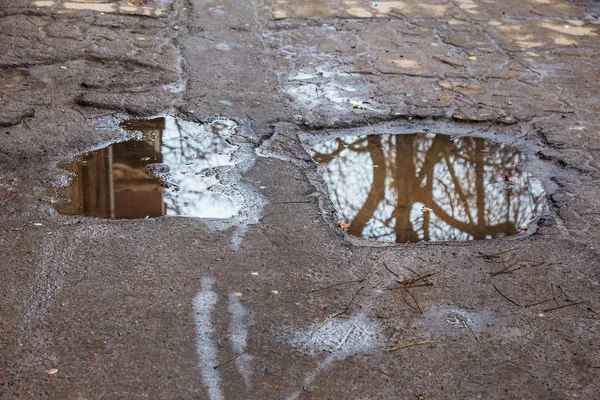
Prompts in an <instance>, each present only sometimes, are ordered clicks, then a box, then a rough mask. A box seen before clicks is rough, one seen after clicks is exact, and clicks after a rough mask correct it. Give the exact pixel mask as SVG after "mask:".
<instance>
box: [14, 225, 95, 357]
mask: <svg viewBox="0 0 600 400" xmlns="http://www.w3.org/2000/svg"><path fill="white" fill-rule="evenodd" d="M92 236H93V235H92ZM88 237H89V233H88V232H86V231H84V228H78V229H77V230H75V232H73V233H72V234H67V235H65V236H57V237H54V238H52V239H50V241H49V242H48V243H47V244H46V245H45V246H44V247H43V249H42V254H41V255H40V261H39V262H38V264H37V266H36V269H35V273H34V275H33V280H32V282H31V283H30V290H29V294H28V296H27V297H26V298H25V299H24V301H23V308H22V312H21V317H20V322H19V331H18V332H19V333H18V335H19V343H20V344H21V346H22V348H23V351H22V352H21V357H20V360H19V364H22V365H29V366H35V365H39V364H46V365H53V364H55V363H56V362H57V361H58V360H57V359H56V356H54V355H53V354H52V353H51V346H52V335H51V334H50V332H49V331H48V329H47V324H48V317H49V315H48V314H49V313H50V309H51V307H52V306H53V304H54V300H55V299H56V297H57V296H58V294H59V293H60V292H61V291H62V289H63V287H64V286H65V280H66V275H67V270H68V269H69V264H70V263H71V262H72V260H73V257H74V255H75V252H76V250H77V248H78V246H79V244H80V243H81V242H82V241H83V240H84V239H86V238H88Z"/></svg>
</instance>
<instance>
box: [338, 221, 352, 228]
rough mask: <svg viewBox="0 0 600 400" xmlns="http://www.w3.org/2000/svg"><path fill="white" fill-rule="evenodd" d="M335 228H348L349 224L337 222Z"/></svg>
mask: <svg viewBox="0 0 600 400" xmlns="http://www.w3.org/2000/svg"><path fill="white" fill-rule="evenodd" d="M337 226H339V227H340V228H342V229H346V228H350V224H344V223H343V222H342V221H338V222H337Z"/></svg>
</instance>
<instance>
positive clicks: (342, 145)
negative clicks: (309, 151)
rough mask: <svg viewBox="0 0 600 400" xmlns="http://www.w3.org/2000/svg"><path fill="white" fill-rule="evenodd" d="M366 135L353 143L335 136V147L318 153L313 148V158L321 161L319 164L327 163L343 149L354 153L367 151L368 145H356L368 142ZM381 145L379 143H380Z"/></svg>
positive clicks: (318, 161)
mask: <svg viewBox="0 0 600 400" xmlns="http://www.w3.org/2000/svg"><path fill="white" fill-rule="evenodd" d="M368 140H369V139H368V137H364V138H361V139H359V140H357V141H355V142H354V143H351V144H347V143H346V142H344V141H343V140H342V138H337V139H336V140H335V141H336V143H337V144H338V146H337V148H336V149H335V150H334V151H332V152H331V153H319V152H317V151H316V150H314V149H313V152H314V153H313V160H315V161H316V162H317V163H321V164H329V163H330V162H331V161H332V160H333V159H335V158H336V157H337V156H339V155H340V153H341V152H342V151H344V150H348V149H349V150H351V151H353V152H356V153H362V152H365V151H368V150H369V149H368V146H367V147H362V148H361V147H358V145H360V144H362V143H363V142H367V143H368ZM380 147H381V145H380Z"/></svg>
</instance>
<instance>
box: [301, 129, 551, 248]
mask: <svg viewBox="0 0 600 400" xmlns="http://www.w3.org/2000/svg"><path fill="white" fill-rule="evenodd" d="M311 153H312V157H313V159H314V160H315V161H316V162H317V163H319V165H320V166H321V168H320V169H321V171H322V174H323V177H324V179H325V181H326V182H327V185H328V187H329V191H330V195H331V200H332V201H333V203H334V204H335V206H336V208H337V210H338V214H339V218H340V220H341V221H342V222H343V223H349V224H350V226H349V228H348V233H349V234H350V235H353V236H358V237H364V238H369V239H375V240H379V241H384V242H398V243H406V242H416V241H420V240H429V241H445V240H479V239H490V238H497V237H502V236H510V235H515V234H517V233H519V230H520V229H519V228H520V227H521V226H522V225H527V224H529V223H531V221H533V220H535V219H536V218H537V217H538V216H539V215H540V213H541V210H542V205H543V191H542V188H541V185H540V184H539V182H538V181H536V180H533V179H529V177H528V175H527V174H526V173H524V172H522V171H520V169H519V165H520V164H521V162H522V160H523V156H522V155H521V154H520V152H519V151H518V150H516V149H515V148H512V147H509V146H504V145H502V144H499V143H494V142H491V141H487V140H485V139H481V138H470V137H464V138H460V139H457V140H451V138H450V136H447V135H427V134H410V135H369V136H345V137H340V138H337V139H335V140H332V141H329V142H325V143H322V144H319V145H317V146H315V147H314V148H313V149H312V150H311Z"/></svg>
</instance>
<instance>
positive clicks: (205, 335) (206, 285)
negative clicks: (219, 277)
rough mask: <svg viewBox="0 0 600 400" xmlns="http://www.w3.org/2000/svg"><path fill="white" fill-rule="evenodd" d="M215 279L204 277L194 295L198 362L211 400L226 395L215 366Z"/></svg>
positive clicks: (218, 399) (216, 399) (219, 399)
mask: <svg viewBox="0 0 600 400" xmlns="http://www.w3.org/2000/svg"><path fill="white" fill-rule="evenodd" d="M213 284H214V280H213V279H212V278H203V279H202V288H201V289H200V292H198V294H197V295H196V297H194V304H193V306H194V321H195V322H196V349H197V351H198V363H199V364H200V370H201V372H202V380H203V382H204V385H205V386H206V388H207V389H208V397H209V398H210V400H221V399H224V398H225V397H224V396H223V392H222V390H221V377H220V376H219V372H218V370H216V369H215V368H214V367H215V366H216V365H217V364H218V362H217V346H216V345H215V343H214V342H213V339H212V337H213V334H214V329H213V325H212V321H211V314H212V312H213V310H214V308H215V306H216V305H217V294H216V293H215V292H213V291H212V286H213Z"/></svg>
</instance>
